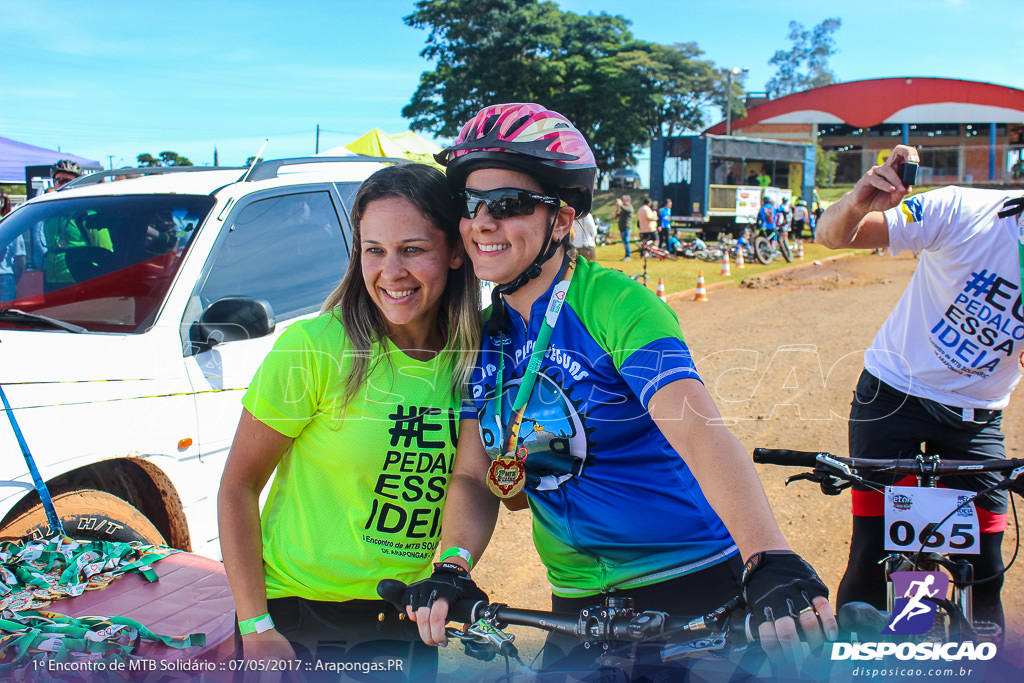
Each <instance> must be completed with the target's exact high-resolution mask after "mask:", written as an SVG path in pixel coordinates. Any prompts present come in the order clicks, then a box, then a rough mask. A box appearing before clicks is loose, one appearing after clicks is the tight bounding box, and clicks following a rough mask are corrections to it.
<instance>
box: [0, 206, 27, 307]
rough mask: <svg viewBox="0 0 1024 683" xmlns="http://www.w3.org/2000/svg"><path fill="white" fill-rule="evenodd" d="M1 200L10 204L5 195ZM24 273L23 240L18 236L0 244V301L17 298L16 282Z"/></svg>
mask: <svg viewBox="0 0 1024 683" xmlns="http://www.w3.org/2000/svg"><path fill="white" fill-rule="evenodd" d="M3 199H5V200H7V202H8V204H9V203H10V200H9V198H8V197H7V195H3ZM24 272H25V238H24V237H22V236H21V235H18V236H17V237H15V238H14V239H12V240H11V241H9V242H8V243H7V244H0V301H13V300H14V299H16V298H17V291H18V280H20V279H21V275H22V273H24Z"/></svg>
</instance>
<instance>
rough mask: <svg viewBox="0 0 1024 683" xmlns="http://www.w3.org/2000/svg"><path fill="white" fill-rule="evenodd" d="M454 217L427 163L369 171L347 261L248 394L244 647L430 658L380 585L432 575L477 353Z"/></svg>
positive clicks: (242, 445)
mask: <svg viewBox="0 0 1024 683" xmlns="http://www.w3.org/2000/svg"><path fill="white" fill-rule="evenodd" d="M458 224H459V214H458V209H457V208H456V207H455V205H454V204H453V202H452V199H451V191H450V190H449V188H448V184H447V181H446V180H445V177H444V175H443V174H441V173H440V172H439V171H437V170H436V169H434V168H432V167H429V166H424V165H421V164H408V165H402V166H393V167H388V168H385V169H383V170H381V171H378V172H377V173H375V174H374V175H373V176H371V177H370V178H369V179H367V181H366V182H364V183H363V185H362V186H361V187H360V190H359V193H358V194H357V196H356V199H355V202H354V207H353V209H352V225H353V233H354V234H353V238H354V239H353V242H354V246H353V249H352V257H351V263H350V265H349V268H348V271H347V273H346V274H345V276H344V279H343V280H342V282H341V284H340V285H339V286H338V288H337V289H336V290H335V291H334V292H333V293H332V294H331V295H330V296H329V297H328V299H327V301H326V302H325V304H324V306H323V311H322V313H321V315H320V316H318V317H316V318H313V319H310V320H303V321H300V322H297V323H295V324H293V325H291V326H290V327H289V328H288V330H287V331H285V333H284V334H283V335H282V336H281V337H280V339H279V340H278V341H277V343H276V344H275V346H274V349H273V351H271V353H270V354H268V356H267V358H266V359H265V360H264V362H263V364H262V366H261V367H260V369H259V371H258V372H257V374H256V376H255V377H254V379H253V382H252V384H251V386H250V387H249V390H248V391H247V393H246V395H245V397H244V398H243V401H242V402H243V405H244V407H245V410H244V411H243V414H242V418H241V421H240V423H239V426H238V431H237V432H236V434H235V439H234V443H233V444H232V447H231V452H230V454H229V455H228V460H227V464H226V465H225V468H224V474H223V477H222V479H221V488H220V494H219V499H218V509H219V517H220V520H219V521H220V538H221V548H222V552H223V556H224V565H225V569H226V570H227V574H228V578H229V580H230V582H231V589H232V592H233V594H234V598H235V609H236V614H237V617H238V620H239V631H240V637H241V642H242V649H243V653H244V656H245V657H246V658H247V659H282V660H294V659H296V658H298V659H302V660H304V662H308V663H309V667H311V668H309V671H312V672H315V671H318V670H319V669H317V667H318V666H321V667H322V666H323V662H324V661H325V660H326V661H331V662H339V661H341V662H351V663H352V664H353V665H355V666H363V665H365V664H366V663H368V662H370V661H371V659H372V658H373V657H374V656H379V655H381V654H384V655H386V656H388V657H393V658H395V660H402V662H401V664H400V665H396V666H395V671H397V672H398V673H401V672H403V671H404V675H405V676H406V677H408V676H409V674H410V670H412V673H413V677H414V678H416V679H417V680H424V679H430V678H432V677H433V676H434V675H435V674H436V666H437V664H436V663H437V656H436V652H433V653H432V652H431V650H432V648H425V647H424V646H422V644H420V643H419V642H418V641H419V639H418V638H417V636H416V631H415V625H411V628H410V624H409V623H408V622H406V621H402V622H399V620H398V619H397V614H396V612H395V610H394V609H393V608H392V607H390V606H388V605H386V604H385V603H384V602H383V601H381V600H379V599H378V598H377V595H376V592H375V586H376V584H377V581H378V579H380V578H385V577H395V576H397V577H400V578H401V577H405V578H404V580H408V581H415V580H418V579H421V578H423V577H425V576H427V575H429V574H430V563H431V560H432V559H433V556H434V550H435V548H436V546H437V542H438V538H439V535H440V519H441V508H442V505H443V502H444V496H445V492H446V490H447V486H448V480H449V477H450V472H451V464H452V461H453V458H454V453H455V442H456V426H457V424H458V410H459V401H460V394H461V388H462V386H463V385H464V383H465V381H466V378H467V377H468V372H469V369H470V367H471V365H472V362H473V357H474V356H475V352H473V353H459V352H458V350H459V349H476V348H478V345H479V312H478V311H479V304H478V296H479V295H478V291H479V288H478V285H477V280H476V278H475V276H474V275H473V272H472V269H471V268H470V267H469V263H468V260H467V259H465V251H464V248H463V246H462V243H461V240H460V238H459V233H458ZM271 474H274V483H273V486H272V487H271V490H270V493H269V496H268V498H267V501H266V504H265V505H264V507H263V510H262V514H260V512H259V509H258V501H259V496H260V492H261V491H262V490H263V488H264V486H265V484H266V483H267V481H268V480H269V478H270V476H271ZM379 615H382V616H379ZM327 641H330V642H329V648H327V646H326V644H327ZM382 641H388V642H387V643H385V644H384V645H382V644H381V643H382ZM396 641H398V642H397V643H396ZM381 647H384V648H385V650H383V651H381V650H380V648H381ZM424 660H425V661H424ZM318 662H319V663H320V664H319V665H318ZM376 673H379V672H375V674H376Z"/></svg>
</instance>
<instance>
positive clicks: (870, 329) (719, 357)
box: [449, 252, 1024, 663]
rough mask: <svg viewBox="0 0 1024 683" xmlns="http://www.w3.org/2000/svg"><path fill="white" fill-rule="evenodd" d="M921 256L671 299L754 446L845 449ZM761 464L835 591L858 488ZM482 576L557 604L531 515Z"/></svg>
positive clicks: (843, 264)
mask: <svg viewBox="0 0 1024 683" xmlns="http://www.w3.org/2000/svg"><path fill="white" fill-rule="evenodd" d="M916 263H917V261H916V260H915V259H914V258H913V256H912V255H911V254H910V253H909V252H908V253H906V254H902V255H898V256H873V255H868V254H858V255H854V256H849V257H847V258H837V259H835V260H831V261H826V262H824V263H821V264H817V263H812V262H810V261H808V262H806V263H804V264H800V265H799V267H794V268H791V269H787V270H785V271H782V272H775V273H772V274H767V275H764V276H762V277H761V278H760V279H758V280H756V281H753V282H746V283H744V284H743V285H740V284H739V281H740V278H739V277H737V278H736V279H735V281H734V282H732V283H723V285H722V286H713V287H711V288H709V290H708V297H709V301H708V302H706V303H703V302H694V301H693V300H692V295H686V293H684V295H683V296H677V297H675V298H670V300H669V304H670V305H671V306H672V308H673V309H674V310H675V311H676V313H677V314H678V315H679V320H680V322H681V325H682V329H683V332H684V335H685V336H686V339H687V342H688V344H689V345H690V348H691V350H692V351H693V354H694V357H695V359H696V360H697V366H698V369H699V370H700V373H701V376H702V378H703V380H704V382H705V384H706V386H707V387H708V389H709V391H710V392H711V394H712V395H713V396H714V397H715V399H716V401H717V403H718V406H719V409H720V411H721V412H722V414H723V416H724V417H725V418H727V419H729V420H731V421H733V426H732V430H733V432H734V433H735V435H736V436H737V437H738V438H739V440H740V441H741V442H742V443H743V445H744V446H745V447H746V449H747V451H748V452H749V451H752V450H753V449H754V448H756V447H775V448H792V449H798V450H816V451H817V450H824V451H828V452H831V453H835V454H836V455H842V456H846V455H848V453H847V447H846V438H847V437H846V417H847V416H848V414H849V404H850V398H851V395H852V390H853V386H854V384H855V382H856V378H857V375H858V374H859V373H860V370H861V367H862V362H863V351H864V349H865V348H866V347H867V346H868V345H869V344H870V342H871V340H872V338H873V337H874V335H875V332H876V331H877V330H878V328H879V326H880V325H881V323H882V321H883V320H884V319H885V318H886V316H887V315H888V314H889V312H890V311H891V310H892V308H893V306H894V305H895V303H896V301H897V299H898V298H899V296H900V294H901V293H902V291H903V289H904V287H905V286H906V283H907V282H908V280H909V278H910V275H911V273H912V272H913V270H914V267H915V265H916ZM737 274H738V275H740V276H742V271H739V273H734V275H737ZM1022 414H1024V408H1022V400H1021V399H1020V397H1018V398H1016V399H1015V400H1014V401H1013V402H1012V403H1011V405H1010V407H1009V409H1008V410H1007V412H1006V413H1005V414H1004V418H1003V424H1004V429H1005V431H1006V435H1007V455H1008V457H1024V456H1022V452H1024V419H1022ZM757 467H758V471H759V473H760V476H761V481H762V482H763V484H764V487H765V490H766V491H767V493H768V497H769V500H770V502H771V504H772V507H773V509H774V512H775V516H776V519H777V520H778V522H779V525H780V526H781V528H782V530H783V532H784V533H785V534H786V537H787V539H788V540H789V543H790V544H791V546H792V547H793V549H794V550H795V551H797V552H798V553H800V554H801V555H802V556H803V557H804V558H806V559H807V560H808V561H809V562H811V563H812V564H813V565H814V567H815V568H816V569H817V570H818V572H819V573H820V574H821V576H822V578H823V579H824V580H825V582H826V583H827V584H828V586H829V587H830V589H831V590H832V591H833V595H834V592H835V589H836V587H837V586H838V585H839V579H840V577H841V576H842V573H843V570H844V568H845V566H846V558H847V554H848V550H849V527H850V496H849V494H848V493H844V494H843V495H841V496H836V497H831V496H824V495H822V494H821V492H820V491H819V489H818V487H817V485H815V484H812V483H809V482H796V483H794V484H792V485H790V486H789V487H788V488H786V487H785V486H784V483H785V479H786V477H787V476H788V475H790V474H792V473H794V470H790V469H789V468H780V467H772V466H760V465H758V466H757ZM1015 547H1016V538H1015V535H1014V530H1013V524H1012V521H1011V527H1010V529H1009V530H1008V531H1007V538H1006V541H1005V543H1004V556H1005V558H1006V560H1007V561H1009V559H1010V557H1011V556H1012V555H1013V550H1014V548H1015ZM474 577H475V578H476V580H477V581H478V583H479V584H480V585H481V586H482V587H483V588H484V589H485V590H486V591H487V592H488V594H489V595H490V596H491V599H492V600H494V601H501V602H506V603H508V604H510V605H513V606H516V607H526V608H537V609H549V608H550V590H549V587H548V583H547V581H546V578H545V575H544V570H543V567H542V565H541V564H540V561H539V559H538V557H537V554H536V551H534V549H533V544H532V542H531V538H530V514H529V512H528V511H523V512H518V513H509V512H507V511H504V510H503V511H502V514H501V516H500V518H499V522H498V527H497V529H496V530H495V534H494V538H493V540H492V542H491V545H490V547H489V548H488V550H487V553H486V555H485V556H484V557H483V558H482V561H481V562H480V564H479V567H478V569H477V570H475V571H474ZM1022 588H1024V567H1021V566H1014V567H1013V568H1011V569H1010V571H1009V573H1008V574H1007V578H1006V584H1005V585H1004V588H1003V601H1004V605H1005V607H1006V614H1007V620H1008V625H1009V626H1010V628H1012V629H1013V630H1015V631H1017V632H1018V633H1021V632H1024V590H1022ZM524 631H526V632H522V631H515V632H517V633H521V635H520V636H519V637H520V639H521V641H522V645H523V649H524V650H526V651H529V650H530V649H531V648H530V647H528V645H531V644H535V643H537V642H538V639H537V637H536V632H534V633H530V632H529V630H524ZM449 650H451V648H449ZM460 650H461V648H460ZM533 651H534V652H535V651H536V650H533ZM462 661H463V663H464V662H465V660H464V659H463V660H462Z"/></svg>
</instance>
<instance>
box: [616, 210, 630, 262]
mask: <svg viewBox="0 0 1024 683" xmlns="http://www.w3.org/2000/svg"><path fill="white" fill-rule="evenodd" d="M615 218H616V219H617V220H618V222H619V234H621V235H622V246H623V247H624V248H625V250H626V255H625V256H624V257H623V259H622V260H623V261H628V260H630V258H632V254H631V253H630V250H629V238H630V233H631V232H632V229H633V200H632V199H630V198H629V195H628V194H624V195H622V197H621V198H620V199H619V200H618V201H616V202H615Z"/></svg>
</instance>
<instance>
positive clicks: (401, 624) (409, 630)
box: [235, 597, 438, 683]
mask: <svg viewBox="0 0 1024 683" xmlns="http://www.w3.org/2000/svg"><path fill="white" fill-rule="evenodd" d="M267 609H268V611H269V612H270V617H271V619H273V620H274V628H275V629H276V630H277V631H278V633H280V634H281V635H283V636H284V637H285V638H287V639H288V641H289V642H290V643H291V644H292V648H293V649H294V650H295V656H296V657H297V658H298V659H300V660H302V662H303V663H304V669H305V671H304V672H303V673H302V675H300V676H293V677H292V679H291V680H295V681H339V680H358V681H364V682H365V683H371V682H374V683H376V682H378V681H388V682H392V681H394V682H396V683H397V682H404V681H410V682H415V683H430V682H432V681H434V680H436V678H437V661H438V658H437V648H435V647H429V646H427V645H424V644H423V642H422V641H421V640H420V637H419V631H418V630H417V627H416V624H415V623H413V622H411V621H409V620H408V619H399V618H398V610H397V609H396V608H395V607H394V606H393V605H391V604H390V603H387V602H384V601H383V600H350V601H347V602H325V601H317V600H306V599H305V598H298V597H288V598H273V599H271V600H267ZM235 636H236V638H237V639H238V640H240V639H241V636H240V635H239V634H238V626H237V624H236V626H235ZM241 652H242V650H241V643H240V642H239V643H238V644H237V646H236V653H237V654H238V656H241ZM307 664H308V666H306V665H307ZM338 672H343V673H342V674H341V675H338Z"/></svg>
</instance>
